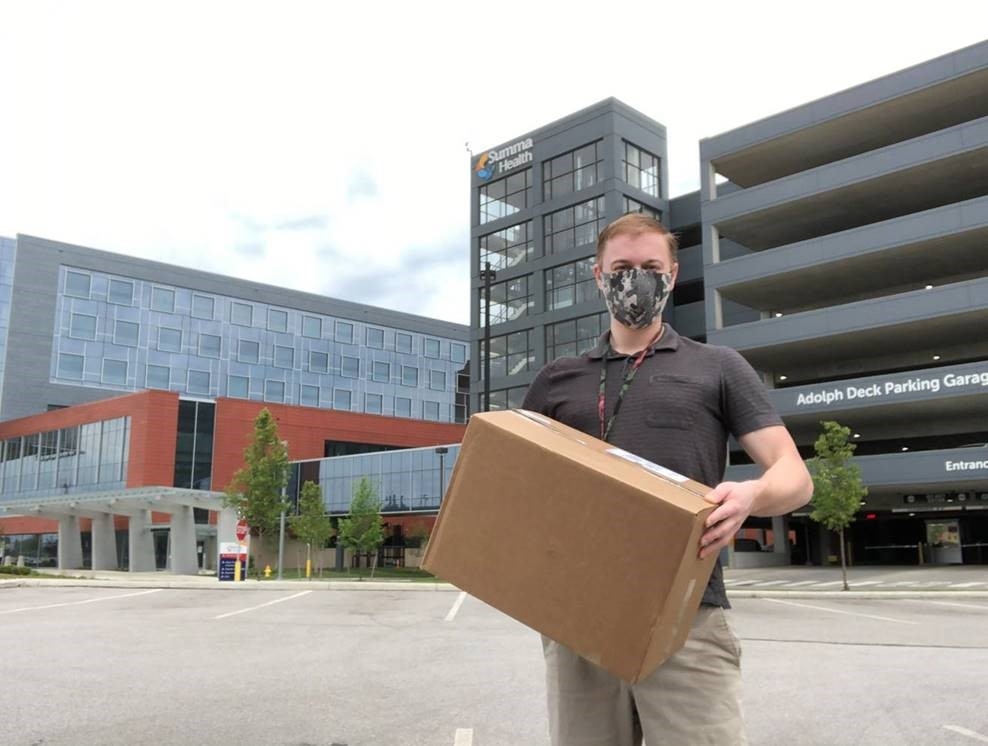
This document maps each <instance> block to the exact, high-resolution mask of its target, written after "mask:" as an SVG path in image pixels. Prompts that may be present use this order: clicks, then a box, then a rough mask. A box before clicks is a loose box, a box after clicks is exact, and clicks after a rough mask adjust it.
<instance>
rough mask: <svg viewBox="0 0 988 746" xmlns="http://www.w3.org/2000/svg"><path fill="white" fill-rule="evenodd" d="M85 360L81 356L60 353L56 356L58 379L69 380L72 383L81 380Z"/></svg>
mask: <svg viewBox="0 0 988 746" xmlns="http://www.w3.org/2000/svg"><path fill="white" fill-rule="evenodd" d="M84 360H85V358H83V356H82V355H70V354H68V353H67V352H61V353H59V355H58V377H59V378H70V379H72V380H74V381H81V380H82V365H83V362H84Z"/></svg>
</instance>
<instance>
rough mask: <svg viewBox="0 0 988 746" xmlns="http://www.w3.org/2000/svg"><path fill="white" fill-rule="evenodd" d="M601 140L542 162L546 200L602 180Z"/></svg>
mask: <svg viewBox="0 0 988 746" xmlns="http://www.w3.org/2000/svg"><path fill="white" fill-rule="evenodd" d="M600 143H601V141H599V140H598V141H597V142H592V143H590V144H589V145H584V146H583V147H580V148H577V149H576V150H571V151H570V152H568V153H563V154H562V155H559V156H556V157H555V158H553V159H552V160H548V161H544V162H543V163H542V194H543V199H545V200H546V201H548V200H551V199H556V198H558V197H564V196H566V195H567V194H572V193H573V192H578V191H580V190H581V189H587V188H588V187H592V186H593V185H594V184H596V183H597V182H598V181H600V173H599V170H598V168H599V163H600V160H601V159H600V153H599V150H600V148H599V147H598V146H599V145H600Z"/></svg>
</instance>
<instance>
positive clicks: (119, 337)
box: [113, 321, 141, 347]
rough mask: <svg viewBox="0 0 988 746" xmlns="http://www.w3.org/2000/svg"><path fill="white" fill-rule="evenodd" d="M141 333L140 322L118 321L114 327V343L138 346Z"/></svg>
mask: <svg viewBox="0 0 988 746" xmlns="http://www.w3.org/2000/svg"><path fill="white" fill-rule="evenodd" d="M140 334H141V326H140V324H135V323H134V322H133V321H117V323H116V324H114V327H113V343H114V344H118V345H126V346H128V347H137V341H138V339H139V338H140Z"/></svg>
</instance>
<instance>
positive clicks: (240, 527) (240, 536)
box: [237, 520, 250, 543]
mask: <svg viewBox="0 0 988 746" xmlns="http://www.w3.org/2000/svg"><path fill="white" fill-rule="evenodd" d="M249 533H250V526H248V525H247V521H244V520H240V521H237V541H239V542H241V543H243V541H244V539H246V538H247V534H249Z"/></svg>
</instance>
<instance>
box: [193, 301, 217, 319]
mask: <svg viewBox="0 0 988 746" xmlns="http://www.w3.org/2000/svg"><path fill="white" fill-rule="evenodd" d="M215 306H216V302H215V301H214V300H213V299H212V298H210V297H209V296H208V295H193V296H192V315H193V316H195V317H196V318H197V319H209V320H210V321H212V320H213V314H214V312H215Z"/></svg>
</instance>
